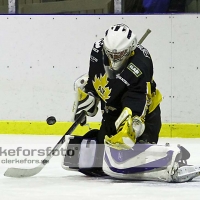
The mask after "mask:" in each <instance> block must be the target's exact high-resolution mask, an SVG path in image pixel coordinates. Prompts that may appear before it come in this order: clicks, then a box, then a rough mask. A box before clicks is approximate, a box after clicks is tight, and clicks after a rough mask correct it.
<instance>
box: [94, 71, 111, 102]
mask: <svg viewBox="0 0 200 200" xmlns="http://www.w3.org/2000/svg"><path fill="white" fill-rule="evenodd" d="M108 82H109V81H108V80H107V75H106V74H104V75H103V76H102V75H101V74H100V77H99V78H98V77H97V75H95V77H94V81H93V86H94V88H95V90H96V92H97V94H98V95H99V97H101V99H102V100H104V101H105V102H106V100H107V99H109V98H110V96H109V95H110V93H111V89H110V88H109V87H106V85H107V84H108Z"/></svg>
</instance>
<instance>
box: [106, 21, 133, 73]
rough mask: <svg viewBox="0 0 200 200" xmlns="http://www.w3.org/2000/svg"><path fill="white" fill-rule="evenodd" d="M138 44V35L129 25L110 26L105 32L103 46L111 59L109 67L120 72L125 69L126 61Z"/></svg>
mask: <svg viewBox="0 0 200 200" xmlns="http://www.w3.org/2000/svg"><path fill="white" fill-rule="evenodd" d="M136 46H137V39H136V36H135V35H134V34H133V33H132V31H131V30H130V29H129V27H128V26H126V25H125V24H117V25H114V26H112V27H110V29H108V30H107V31H106V33H105V37H104V46H103V48H104V50H105V53H106V55H107V56H108V58H109V61H110V62H109V63H110V66H109V67H110V68H111V69H112V70H115V71H118V72H119V73H120V72H121V71H123V69H124V67H125V65H124V63H125V62H126V61H127V60H128V58H129V57H130V55H131V52H132V51H134V49H135V48H136Z"/></svg>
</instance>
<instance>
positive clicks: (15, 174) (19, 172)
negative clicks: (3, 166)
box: [4, 165, 44, 178]
mask: <svg viewBox="0 0 200 200" xmlns="http://www.w3.org/2000/svg"><path fill="white" fill-rule="evenodd" d="M43 167H44V166H43V165H40V166H38V167H35V168H32V169H19V168H8V169H7V170H6V171H5V173H4V176H7V177H12V178H25V177H30V176H34V175H36V174H38V173H39V172H40V171H41V170H42V169H43Z"/></svg>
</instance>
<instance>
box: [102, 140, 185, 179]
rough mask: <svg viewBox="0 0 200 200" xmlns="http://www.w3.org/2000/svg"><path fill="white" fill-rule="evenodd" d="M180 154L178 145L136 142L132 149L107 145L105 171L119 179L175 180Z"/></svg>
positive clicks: (104, 162)
mask: <svg viewBox="0 0 200 200" xmlns="http://www.w3.org/2000/svg"><path fill="white" fill-rule="evenodd" d="M180 155H181V150H180V148H178V147H176V146H175V147H171V146H168V145H167V146H165V145H152V144H136V145H135V146H134V147H133V148H132V149H130V150H117V149H114V148H112V147H110V146H108V145H105V154H104V160H103V171H104V172H105V173H106V174H108V175H109V176H111V177H114V178H119V179H131V180H156V181H166V182H173V179H174V178H173V175H175V174H176V173H177V171H178V168H179V165H178V161H179V160H180Z"/></svg>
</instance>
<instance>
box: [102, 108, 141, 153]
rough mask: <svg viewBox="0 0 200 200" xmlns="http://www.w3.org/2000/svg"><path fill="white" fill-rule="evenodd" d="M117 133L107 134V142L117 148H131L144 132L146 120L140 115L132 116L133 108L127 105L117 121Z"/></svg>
mask: <svg viewBox="0 0 200 200" xmlns="http://www.w3.org/2000/svg"><path fill="white" fill-rule="evenodd" d="M115 126H116V130H117V134H116V135H114V136H112V137H110V138H109V137H108V136H105V144H107V145H109V146H111V147H113V148H115V149H119V150H120V149H130V148H132V147H133V146H134V145H135V142H136V138H137V137H139V136H140V135H142V133H143V132H144V128H145V125H144V121H143V120H142V119H141V118H140V117H138V116H134V117H132V111H131V109H129V108H127V107H125V108H124V110H123V111H122V113H121V114H120V116H119V118H118V119H117V120H116V122H115Z"/></svg>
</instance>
